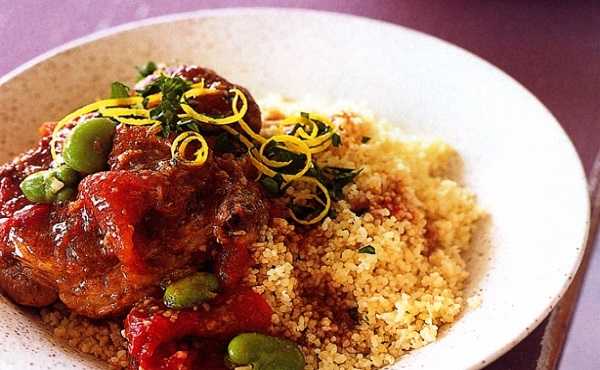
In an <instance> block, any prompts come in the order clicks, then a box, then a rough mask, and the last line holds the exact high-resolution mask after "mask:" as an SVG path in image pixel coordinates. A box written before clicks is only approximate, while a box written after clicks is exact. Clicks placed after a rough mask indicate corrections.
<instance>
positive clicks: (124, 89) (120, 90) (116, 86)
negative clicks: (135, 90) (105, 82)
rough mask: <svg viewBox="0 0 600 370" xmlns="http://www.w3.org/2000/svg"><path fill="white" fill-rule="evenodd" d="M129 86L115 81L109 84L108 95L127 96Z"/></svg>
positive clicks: (114, 96) (112, 96) (113, 96)
mask: <svg viewBox="0 0 600 370" xmlns="http://www.w3.org/2000/svg"><path fill="white" fill-rule="evenodd" d="M129 90H130V89H129V86H127V85H125V84H124V83H122V82H119V81H115V82H113V83H112V84H111V85H110V97H111V98H113V99H116V98H127V97H129Z"/></svg>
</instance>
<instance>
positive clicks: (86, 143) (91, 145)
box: [63, 118, 116, 174]
mask: <svg viewBox="0 0 600 370" xmlns="http://www.w3.org/2000/svg"><path fill="white" fill-rule="evenodd" d="M115 127H116V125H115V123H114V122H113V121H112V120H110V119H108V118H92V119H89V120H87V121H84V122H81V123H79V124H78V125H77V126H75V127H74V128H73V131H71V134H70V135H69V136H68V137H67V139H66V140H65V145H64V148H63V158H64V160H65V163H66V164H67V165H68V166H69V167H71V168H73V169H74V170H76V171H79V172H81V173H84V174H90V173H94V172H98V171H102V170H103V169H104V168H106V162H107V159H108V154H109V153H110V150H111V148H112V140H113V136H114V134H115Z"/></svg>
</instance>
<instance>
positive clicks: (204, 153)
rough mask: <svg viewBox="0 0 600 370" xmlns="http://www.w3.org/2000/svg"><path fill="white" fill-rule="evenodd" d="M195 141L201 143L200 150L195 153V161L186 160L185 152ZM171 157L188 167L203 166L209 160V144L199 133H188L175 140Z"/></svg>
mask: <svg viewBox="0 0 600 370" xmlns="http://www.w3.org/2000/svg"><path fill="white" fill-rule="evenodd" d="M194 141H197V142H199V143H200V148H199V149H197V150H196V152H195V153H194V156H195V158H194V159H192V160H190V159H186V158H185V156H186V153H185V151H186V149H187V147H188V145H189V144H190V143H192V142H194ZM171 156H172V157H173V159H175V160H177V161H179V162H180V163H183V164H185V165H188V166H202V165H203V164H204V162H206V160H207V159H208V144H207V143H206V140H204V136H202V135H200V134H199V133H197V132H195V131H186V132H184V133H182V134H180V135H179V136H177V137H176V138H175V140H173V144H171Z"/></svg>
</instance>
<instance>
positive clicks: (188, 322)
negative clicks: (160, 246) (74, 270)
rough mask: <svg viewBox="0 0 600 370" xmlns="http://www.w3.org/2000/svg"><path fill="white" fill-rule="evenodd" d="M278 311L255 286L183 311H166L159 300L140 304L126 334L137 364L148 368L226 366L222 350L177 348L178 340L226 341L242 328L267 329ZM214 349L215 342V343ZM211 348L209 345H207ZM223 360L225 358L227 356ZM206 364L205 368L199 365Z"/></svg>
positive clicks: (190, 369) (200, 369) (184, 369)
mask: <svg viewBox="0 0 600 370" xmlns="http://www.w3.org/2000/svg"><path fill="white" fill-rule="evenodd" d="M271 314H272V310H271V307H269V305H268V303H267V302H266V301H265V299H264V298H263V297H262V296H261V295H260V294H258V293H255V292H254V291H253V290H252V289H250V288H240V289H238V290H235V291H230V292H228V293H224V294H222V295H221V296H219V297H217V298H216V299H215V300H214V301H213V302H211V303H210V305H201V306H198V307H196V309H185V310H180V311H175V310H169V309H166V308H165V307H164V306H162V304H161V303H160V302H158V301H156V300H150V299H149V300H146V301H145V302H143V304H142V305H140V306H137V307H135V308H134V309H133V310H131V312H130V313H129V315H128V316H127V318H126V320H125V336H126V338H127V340H128V342H129V347H128V349H129V355H130V357H131V358H132V360H133V362H134V363H135V366H136V367H135V368H136V369H137V368H138V367H141V368H143V369H145V370H175V369H177V370H205V369H210V368H211V367H209V366H217V367H212V368H213V369H220V368H222V367H219V366H222V365H223V364H222V363H219V360H218V358H217V359H215V357H216V354H217V352H222V353H224V344H223V347H222V348H221V351H217V350H215V349H214V348H208V351H206V352H205V351H202V352H201V350H199V349H177V346H174V345H173V344H174V343H175V342H176V341H177V340H179V339H182V338H184V337H190V336H191V337H199V338H205V339H207V340H210V341H209V342H208V343H210V342H213V341H216V342H217V343H224V342H223V341H226V340H228V339H230V338H231V337H233V336H235V335H236V334H238V333H242V332H266V331H267V329H268V328H269V326H270V324H271ZM209 347H210V346H209ZM203 348H205V349H206V346H203ZM219 357H220V361H222V360H223V357H222V356H219ZM202 363H204V366H202V367H201V366H200V365H199V364H202Z"/></svg>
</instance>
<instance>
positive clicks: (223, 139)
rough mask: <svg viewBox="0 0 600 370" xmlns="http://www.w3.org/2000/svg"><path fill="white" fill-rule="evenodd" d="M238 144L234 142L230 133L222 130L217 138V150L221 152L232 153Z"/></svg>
mask: <svg viewBox="0 0 600 370" xmlns="http://www.w3.org/2000/svg"><path fill="white" fill-rule="evenodd" d="M235 149H236V146H235V145H234V144H233V141H232V140H231V137H230V135H229V134H228V133H226V132H222V133H220V134H219V135H218V136H217V138H216V139H215V150H216V151H217V152H220V153H231V152H233V151H235Z"/></svg>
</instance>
